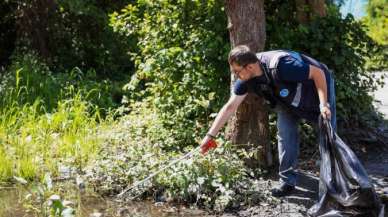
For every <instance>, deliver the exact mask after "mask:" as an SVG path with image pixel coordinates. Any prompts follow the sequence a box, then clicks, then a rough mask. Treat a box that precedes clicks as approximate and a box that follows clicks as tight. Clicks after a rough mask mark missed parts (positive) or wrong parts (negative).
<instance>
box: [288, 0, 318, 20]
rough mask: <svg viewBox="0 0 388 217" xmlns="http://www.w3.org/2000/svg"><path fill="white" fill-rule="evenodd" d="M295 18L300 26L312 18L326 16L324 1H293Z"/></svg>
mask: <svg viewBox="0 0 388 217" xmlns="http://www.w3.org/2000/svg"><path fill="white" fill-rule="evenodd" d="M295 4H296V17H297V19H298V21H299V22H300V23H302V24H306V23H308V22H309V21H310V20H311V18H312V17H313V16H318V17H324V16H326V4H325V0H295Z"/></svg>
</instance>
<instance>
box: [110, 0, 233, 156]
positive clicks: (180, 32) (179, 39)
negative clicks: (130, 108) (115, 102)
mask: <svg viewBox="0 0 388 217" xmlns="http://www.w3.org/2000/svg"><path fill="white" fill-rule="evenodd" d="M111 25H112V26H113V28H114V29H115V30H116V31H118V32H120V33H122V34H124V35H129V36H135V37H137V41H138V42H137V47H138V52H136V53H134V54H133V59H134V62H135V65H136V73H135V75H134V76H133V77H132V79H131V81H130V83H128V84H127V85H126V86H125V88H126V90H128V92H129V96H128V98H129V102H132V103H133V102H134V101H135V100H141V101H142V103H143V105H142V106H144V107H147V108H149V109H151V110H152V111H155V112H157V113H158V114H159V118H160V120H159V121H160V122H161V126H160V128H159V132H156V134H154V135H150V138H152V139H156V140H155V141H158V142H161V143H163V144H164V147H170V148H173V149H175V148H182V147H185V146H187V145H190V144H194V143H195V141H194V138H195V136H196V135H198V134H199V133H200V134H203V132H204V130H205V128H206V127H204V126H207V124H208V117H209V115H210V114H211V113H213V112H217V111H218V109H219V107H220V105H221V103H223V102H224V101H225V97H226V96H227V95H228V92H229V91H228V86H229V72H228V68H227V63H226V62H225V59H226V56H227V53H228V50H229V43H228V34H227V30H226V28H225V26H226V16H225V14H224V12H223V1H219V0H212V1H136V3H133V4H129V5H128V6H127V7H125V8H124V9H123V10H122V11H121V13H120V14H118V13H113V14H112V15H111ZM156 122H157V121H156ZM161 132H163V133H161ZM154 136H156V137H154Z"/></svg>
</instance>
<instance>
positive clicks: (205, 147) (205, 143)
mask: <svg viewBox="0 0 388 217" xmlns="http://www.w3.org/2000/svg"><path fill="white" fill-rule="evenodd" d="M212 148H217V143H216V141H214V139H212V138H210V137H209V136H206V137H205V138H204V139H203V140H202V142H201V154H203V155H205V154H206V153H207V152H208V151H209V150H210V149H212Z"/></svg>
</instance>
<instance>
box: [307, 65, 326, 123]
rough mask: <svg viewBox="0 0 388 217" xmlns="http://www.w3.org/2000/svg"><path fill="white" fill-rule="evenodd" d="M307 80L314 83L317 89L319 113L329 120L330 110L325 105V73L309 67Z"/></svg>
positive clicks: (311, 66) (314, 67)
mask: <svg viewBox="0 0 388 217" xmlns="http://www.w3.org/2000/svg"><path fill="white" fill-rule="evenodd" d="M309 79H312V80H313V81H314V84H315V87H316V88H317V92H318V97H319V103H320V106H319V107H320V109H321V113H322V115H323V117H324V118H330V115H331V113H330V108H329V106H328V103H327V84H326V76H325V73H324V72H323V71H322V70H321V69H320V68H318V67H316V66H313V65H310V72H309Z"/></svg>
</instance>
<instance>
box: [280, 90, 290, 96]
mask: <svg viewBox="0 0 388 217" xmlns="http://www.w3.org/2000/svg"><path fill="white" fill-rule="evenodd" d="M289 93H290V92H289V91H288V89H282V90H280V92H279V94H280V96H281V97H287V96H288V94H289Z"/></svg>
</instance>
